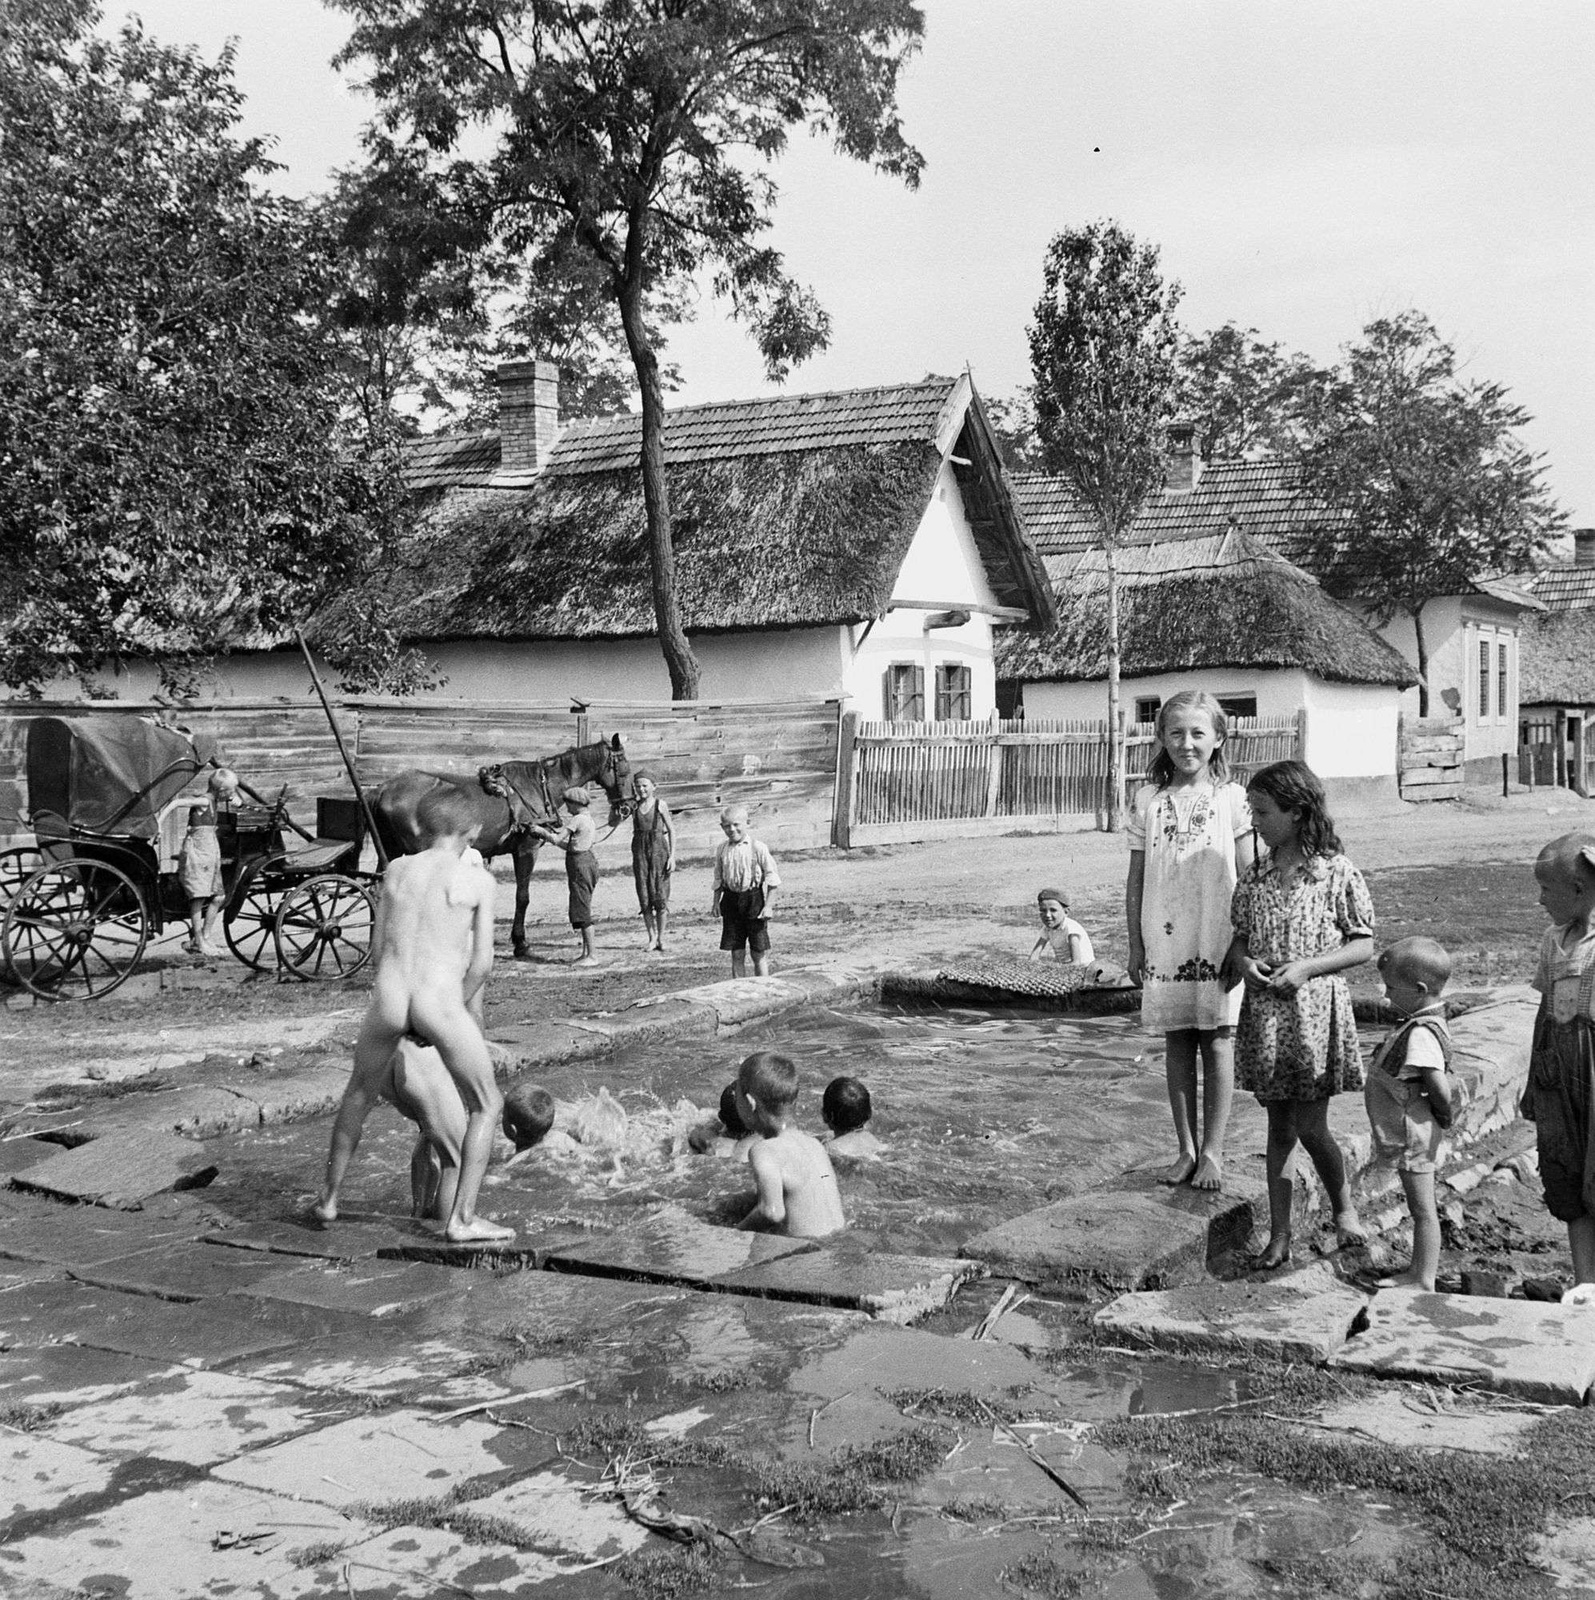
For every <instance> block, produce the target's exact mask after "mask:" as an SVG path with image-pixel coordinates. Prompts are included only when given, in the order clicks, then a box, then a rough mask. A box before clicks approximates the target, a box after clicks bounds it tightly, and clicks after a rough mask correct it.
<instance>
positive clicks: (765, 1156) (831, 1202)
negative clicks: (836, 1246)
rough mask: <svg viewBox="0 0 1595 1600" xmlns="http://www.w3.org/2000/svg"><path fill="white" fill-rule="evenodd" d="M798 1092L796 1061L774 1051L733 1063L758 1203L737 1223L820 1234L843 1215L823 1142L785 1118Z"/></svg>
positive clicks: (841, 1222) (841, 1223) (843, 1222)
mask: <svg viewBox="0 0 1595 1600" xmlns="http://www.w3.org/2000/svg"><path fill="white" fill-rule="evenodd" d="M797 1092H798V1075H797V1068H796V1066H794V1065H793V1063H792V1062H791V1061H790V1060H789V1059H788V1058H787V1057H786V1056H781V1055H776V1054H775V1053H774V1052H773V1051H770V1050H760V1051H759V1052H758V1053H757V1054H755V1055H751V1056H749V1057H748V1058H747V1060H746V1061H744V1062H743V1063H742V1065H741V1067H739V1068H738V1069H737V1111H738V1114H739V1115H740V1116H741V1118H742V1121H743V1122H744V1123H745V1124H746V1126H747V1127H748V1128H750V1129H751V1130H752V1131H753V1132H754V1133H755V1134H757V1135H758V1136H759V1137H758V1138H756V1139H754V1140H753V1142H752V1144H751V1145H750V1146H749V1149H748V1164H749V1165H750V1166H751V1167H752V1168H753V1177H754V1180H755V1182H757V1184H758V1186H759V1199H758V1204H757V1205H755V1206H754V1208H753V1209H752V1210H751V1211H750V1212H749V1213H748V1214H747V1216H745V1217H744V1218H743V1219H742V1221H741V1222H739V1223H738V1224H737V1226H738V1227H739V1228H766V1229H770V1230H771V1231H773V1232H776V1233H785V1234H790V1235H791V1236H792V1237H793V1238H795V1239H823V1238H824V1237H825V1236H826V1235H827V1234H831V1233H838V1232H840V1231H841V1230H842V1229H843V1228H845V1227H846V1226H847V1219H846V1218H845V1217H844V1216H843V1215H842V1196H841V1192H840V1191H839V1190H838V1188H837V1186H836V1172H835V1170H834V1169H833V1168H832V1166H831V1158H830V1157H829V1156H828V1155H826V1153H825V1146H824V1145H822V1144H821V1143H820V1141H819V1140H818V1139H816V1138H815V1137H814V1136H813V1135H812V1134H807V1133H804V1132H803V1131H802V1130H801V1129H799V1128H795V1127H793V1126H792V1125H791V1123H790V1121H789V1119H790V1117H791V1115H792V1104H793V1102H794V1101H795V1100H796V1099H797Z"/></svg>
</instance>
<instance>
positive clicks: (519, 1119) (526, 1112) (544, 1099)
mask: <svg viewBox="0 0 1595 1600" xmlns="http://www.w3.org/2000/svg"><path fill="white" fill-rule="evenodd" d="M553 1126H554V1097H553V1095H551V1094H550V1093H549V1092H548V1090H547V1089H515V1090H512V1091H511V1092H510V1093H509V1094H507V1095H505V1096H504V1133H505V1136H506V1137H507V1138H508V1139H509V1141H510V1143H511V1144H513V1145H514V1146H515V1148H516V1149H517V1150H530V1149H531V1148H532V1146H533V1145H534V1144H537V1143H538V1142H539V1141H540V1140H541V1139H542V1138H543V1136H544V1135H545V1134H546V1133H547V1132H548V1130H549V1129H550V1128H552V1127H553Z"/></svg>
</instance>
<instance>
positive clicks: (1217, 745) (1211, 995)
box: [1124, 689, 1254, 1189]
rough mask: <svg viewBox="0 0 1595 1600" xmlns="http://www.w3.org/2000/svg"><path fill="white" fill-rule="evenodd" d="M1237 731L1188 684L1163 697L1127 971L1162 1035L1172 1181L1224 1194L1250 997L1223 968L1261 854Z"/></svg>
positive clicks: (1132, 839) (1134, 879)
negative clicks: (1232, 758) (1236, 908)
mask: <svg viewBox="0 0 1595 1600" xmlns="http://www.w3.org/2000/svg"><path fill="white" fill-rule="evenodd" d="M1228 734H1229V723H1228V720H1227V719H1226V718H1225V715H1224V711H1223V708H1222V707H1221V706H1220V705H1219V703H1218V702H1217V701H1216V700H1215V699H1214V698H1213V697H1212V696H1211V695H1210V694H1207V693H1205V692H1203V691H1202V690H1200V689H1185V690H1182V691H1181V692H1180V693H1179V694H1176V695H1171V696H1170V697H1169V699H1167V700H1166V701H1164V703H1163V705H1162V707H1161V709H1160V710H1159V711H1158V715H1157V741H1158V752H1157V755H1156V757H1155V758H1154V759H1153V762H1152V768H1151V771H1150V772H1149V773H1148V774H1147V776H1148V779H1149V780H1150V781H1149V782H1147V783H1146V784H1144V785H1143V786H1142V787H1141V788H1140V789H1139V790H1138V791H1137V793H1136V796H1135V802H1134V807H1133V812H1132V816H1131V820H1130V824H1129V828H1128V834H1129V845H1130V873H1129V879H1128V881H1127V882H1126V884H1125V891H1124V905H1125V918H1126V920H1127V922H1128V923H1129V933H1130V966H1129V971H1130V978H1131V980H1132V981H1133V982H1135V983H1138V984H1140V985H1141V1020H1142V1021H1143V1023H1144V1024H1145V1025H1146V1026H1147V1027H1148V1028H1155V1029H1157V1030H1159V1031H1160V1032H1161V1033H1162V1034H1163V1037H1164V1062H1165V1067H1164V1070H1165V1073H1166V1076H1167V1079H1168V1093H1169V1109H1170V1111H1171V1112H1172V1113H1173V1115H1174V1135H1175V1138H1176V1139H1177V1141H1178V1143H1179V1154H1178V1155H1177V1156H1176V1157H1175V1159H1174V1163H1173V1165H1172V1166H1170V1167H1168V1168H1167V1169H1166V1170H1165V1171H1164V1173H1163V1182H1165V1183H1186V1182H1189V1183H1190V1184H1191V1185H1192V1186H1193V1187H1194V1188H1197V1189H1217V1188H1219V1187H1220V1186H1221V1185H1222V1183H1223V1181H1224V1178H1223V1172H1224V1136H1225V1133H1226V1132H1227V1130H1228V1127H1229V1114H1230V1103H1231V1101H1232V1100H1233V1099H1234V1095H1235V1064H1234V1054H1233V1051H1234V1042H1233V1035H1234V1030H1235V1023H1236V1019H1237V1018H1238V1017H1239V1015H1240V1005H1241V996H1240V990H1239V988H1238V987H1236V984H1235V980H1234V979H1233V977H1231V978H1230V979H1229V980H1228V981H1226V979H1225V977H1224V975H1223V974H1222V972H1221V970H1220V969H1221V967H1222V965H1223V962H1224V954H1225V951H1226V950H1228V948H1229V943H1230V933H1231V929H1230V919H1229V918H1230V897H1231V895H1232V894H1233V893H1234V891H1235V884H1236V882H1237V880H1238V877H1239V874H1240V873H1242V872H1245V871H1246V870H1247V868H1249V867H1250V866H1251V864H1252V857H1253V854H1254V847H1253V843H1252V818H1251V813H1250V811H1248V809H1247V805H1246V792H1245V790H1243V789H1242V788H1241V786H1240V785H1239V784H1238V783H1231V782H1230V781H1229V766H1228V763H1227V762H1226V761H1225V759H1224V741H1225V739H1226V738H1227V737H1228ZM1198 1054H1200V1055H1201V1058H1202V1120H1201V1124H1200V1126H1201V1130H1202V1132H1201V1140H1200V1142H1198V1139H1197V1132H1196V1130H1197V1127H1198V1123H1197V1105H1196V1059H1197V1056H1198Z"/></svg>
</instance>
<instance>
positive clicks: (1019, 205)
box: [105, 0, 1595, 524]
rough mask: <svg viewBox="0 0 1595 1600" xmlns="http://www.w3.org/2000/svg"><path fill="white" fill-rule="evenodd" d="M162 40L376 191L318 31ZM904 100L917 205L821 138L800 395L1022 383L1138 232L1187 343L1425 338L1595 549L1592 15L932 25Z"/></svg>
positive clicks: (724, 355)
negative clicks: (1032, 322)
mask: <svg viewBox="0 0 1595 1600" xmlns="http://www.w3.org/2000/svg"><path fill="white" fill-rule="evenodd" d="M105 4H106V11H107V16H108V20H110V21H113V22H114V21H115V20H117V19H119V18H120V17H121V16H123V15H125V14H126V13H129V12H136V13H138V14H139V15H140V16H142V17H143V18H144V21H145V23H146V25H147V27H148V28H149V30H150V31H151V32H152V33H154V34H155V35H157V36H158V37H160V38H163V39H166V40H170V41H172V42H179V43H195V44H198V45H200V46H201V47H202V48H203V49H204V50H205V52H206V53H207V54H213V53H214V52H215V51H216V50H218V49H219V48H220V47H221V46H222V44H223V43H224V41H225V40H226V39H227V38H229V37H232V38H234V39H236V41H237V75H238V79H239V82H240V84H241V85H242V87H243V89H244V91H245V93H246V94H247V95H248V97H249V104H250V115H249V123H248V127H249V131H251V132H263V133H270V134H272V135H274V136H275V137H276V139H277V141H278V142H277V148H276V154H277V157H278V159H279V160H280V161H282V162H283V163H284V164H285V166H286V168H287V171H286V173H285V175H284V177H283V180H282V182H283V186H284V187H285V188H287V189H288V190H290V191H292V192H299V193H304V192H309V191H311V190H313V189H316V188H317V187H319V186H320V185H321V184H322V182H323V181H324V179H325V176H326V174H327V172H328V171H329V170H330V169H331V168H332V167H335V166H338V165H342V164H346V163H348V162H350V161H352V160H353V159H354V158H355V156H356V153H357V136H358V131H359V128H360V125H361V123H362V122H363V120H364V119H365V118H366V117H367V115H369V111H370V104H369V102H368V101H366V100H365V99H364V98H363V97H361V96H360V95H359V94H358V93H357V92H355V90H354V87H353V85H351V84H346V83H344V82H342V81H341V80H340V79H339V77H338V75H337V74H335V73H334V72H333V71H332V70H331V68H330V66H329V65H328V62H329V58H330V57H331V56H332V55H333V54H334V52H335V51H336V50H337V48H338V46H339V45H340V43H341V42H342V40H343V38H344V37H345V34H346V31H347V24H346V20H345V18H344V17H342V16H341V15H339V14H337V13H334V12H331V11H329V10H327V9H325V8H324V7H323V6H322V5H321V4H320V3H319V0H137V3H128V0H105ZM924 11H925V14H926V18H927V31H926V39H925V47H924V50H923V52H922V54H921V55H920V56H919V57H918V58H917V60H916V61H915V62H914V64H913V65H912V67H911V68H910V70H909V72H908V75H907V78H906V81H905V83H904V85H903V92H902V107H903V113H904V120H905V124H906V127H907V131H908V134H909V137H910V138H911V139H913V140H914V142H915V143H916V144H917V145H918V146H919V147H920V149H921V150H923V151H924V153H925V155H926V158H927V163H928V165H927V170H926V174H925V180H924V182H923V184H922V185H921V187H920V189H919V190H918V192H917V193H912V194H911V193H908V192H907V191H906V190H904V189H902V188H901V186H899V185H895V184H893V183H892V182H891V181H889V180H887V179H884V178H879V177H875V176H873V175H871V174H870V173H868V172H867V171H865V170H862V169H859V168H856V167H853V166H851V165H850V164H849V163H847V162H845V161H844V160H843V159H842V158H840V157H838V156H835V155H834V154H832V153H831V152H830V151H829V149H828V148H827V147H825V146H823V145H819V144H816V143H814V142H813V141H810V140H809V139H807V138H806V137H800V138H799V140H798V141H797V142H796V143H795V144H794V146H793V148H792V150H791V151H790V152H789V153H788V154H787V156H786V157H785V158H784V159H783V161H782V162H781V165H780V168H779V178H780V182H781V186H782V193H783V199H782V203H781V207H780V211H779V214H778V219H777V225H776V235H777V238H776V242H777V243H778V245H779V246H780V247H781V248H782V249H784V250H785V252H786V254H787V257H788V260H789V262H790V264H791V265H792V267H793V268H794V269H795V270H796V272H797V273H798V275H799V276H800V277H802V278H803V279H805V280H806V281H808V282H809V283H810V284H812V286H813V287H814V288H815V289H816V290H817V291H818V293H819V295H820V298H821V299H822V301H823V302H824V304H825V305H826V307H827V308H828V309H829V311H830V312H831V315H832V319H833V330H834V331H833V340H832V346H831V348H830V350H829V351H827V352H826V353H824V354H822V355H821V356H819V357H817V358H816V359H814V360H813V361H811V362H809V363H808V365H807V366H805V367H803V368H801V369H799V371H798V373H797V374H796V375H795V376H794V378H793V380H792V382H791V385H790V387H792V388H794V389H799V390H802V389H831V388H842V387H847V386H851V385H855V384H867V383H883V382H893V381H898V380H907V379H915V378H919V377H921V376H923V375H924V374H925V373H927V372H953V371H956V370H958V369H960V368H962V367H963V366H964V365H965V364H967V365H969V366H970V367H971V368H972V369H973V372H974V375H975V380H976V383H977V385H978V386H979V387H980V389H981V391H982V392H983V393H986V394H995V395H1001V394H1006V393H1008V392H1010V391H1011V390H1012V389H1014V388H1015V387H1016V386H1017V385H1019V384H1021V383H1023V382H1025V381H1026V380H1027V377H1028V357H1027V353H1026V345H1025V327H1026V324H1027V323H1028V321H1029V318H1030V313H1031V308H1032V306H1033V305H1034V302H1035V299H1036V295H1037V293H1038V291H1039V288H1040V264H1041V256H1042V252H1043V250H1044V249H1045V246H1046V243H1047V240H1048V239H1049V238H1050V237H1051V235H1052V234H1053V233H1054V232H1056V231H1057V230H1058V229H1060V228H1062V227H1065V226H1068V225H1070V224H1074V223H1081V222H1087V221H1090V220H1092V219H1095V218H1100V217H1109V216H1111V217H1116V218H1117V219H1118V220H1119V221H1120V222H1122V223H1123V224H1124V225H1125V226H1126V227H1128V228H1129V229H1130V230H1131V231H1132V232H1134V233H1135V234H1136V235H1137V236H1138V237H1140V238H1143V239H1146V240H1150V241H1153V242H1155V243H1156V244H1158V246H1159V247H1160V248H1161V250H1162V257H1163V265H1164V269H1165V272H1166V274H1167V275H1168V276H1170V277H1172V278H1176V279H1178V280H1179V281H1180V282H1181V283H1182V284H1183V285H1184V287H1185V301H1184V304H1183V306H1182V312H1181V314H1182V317H1183V320H1184V321H1185V324H1186V326H1188V327H1190V328H1191V329H1193V330H1201V329H1206V328H1210V327H1214V326H1217V325H1219V324H1221V323H1223V322H1226V321H1230V320H1233V321H1236V322H1239V323H1240V324H1241V325H1242V326H1249V327H1255V328H1257V329H1258V330H1259V331H1260V332H1261V333H1262V334H1263V335H1264V336H1265V337H1266V338H1269V339H1275V340H1279V341H1281V342H1283V343H1285V344H1286V345H1288V346H1291V347H1294V348H1296V349H1300V350H1304V351H1306V352H1307V353H1308V354H1310V355H1312V356H1314V357H1315V358H1317V359H1319V360H1324V361H1327V360H1329V359H1331V358H1332V357H1333V356H1334V354H1335V352H1336V350H1337V349H1338V347H1339V346H1340V345H1341V344H1342V343H1344V342H1345V341H1347V340H1349V339H1352V338H1354V337H1355V336H1356V334H1357V332H1358V330H1359V329H1360V328H1361V327H1362V325H1363V324H1364V323H1365V322H1367V321H1369V320H1370V319H1371V318H1373V317H1376V316H1380V315H1386V314H1389V313H1392V312H1395V311H1399V310H1401V309H1403V308H1405V307H1408V306H1416V307H1418V308H1419V309H1421V310H1423V311H1424V312H1426V313H1427V314H1428V315H1429V316H1430V317H1431V318H1432V319H1433V321H1434V322H1435V323H1436V324H1437V325H1438V326H1439V328H1440V330H1441V332H1442V333H1443V334H1444V335H1445V336H1446V337H1447V338H1449V339H1450V340H1451V341H1452V343H1453V344H1455V345H1456V347H1457V349H1458V351H1459V352H1460V353H1461V355H1462V357H1463V359H1464V361H1465V363H1466V364H1467V369H1468V371H1469V372H1470V373H1472V374H1474V375H1476V376H1479V377H1482V378H1490V379H1493V380H1496V381H1499V382H1502V383H1504V384H1506V385H1507V386H1508V387H1509V388H1510V389H1511V390H1512V392H1513V394H1514V396H1515V397H1516V398H1517V399H1518V400H1519V401H1520V402H1522V403H1523V404H1524V405H1526V406H1527V407H1528V408H1529V410H1530V411H1531V412H1533V413H1534V416H1535V422H1534V424H1533V426H1532V428H1531V429H1530V431H1529V435H1528V438H1529V442H1530V443H1531V445H1532V446H1533V447H1534V448H1535V449H1537V450H1540V451H1543V452H1544V453H1545V455H1546V457H1547V459H1548V462H1549V465H1550V480H1551V484H1552V487H1553V489H1554V491H1555V493H1556V494H1557V496H1558V498H1559V499H1560V501H1561V503H1562V505H1563V507H1564V508H1565V509H1566V510H1567V511H1568V512H1569V514H1570V515H1571V516H1572V517H1573V519H1574V521H1575V522H1576V523H1580V524H1582V523H1595V453H1592V449H1591V444H1590V435H1591V425H1592V423H1595V406H1592V400H1595V337H1592V322H1595V318H1592V313H1591V306H1592V303H1595V265H1592V263H1595V248H1592V246H1595V202H1592V199H1591V197H1592V195H1595V185H1592V183H1591V178H1592V176H1595V170H1592V168H1595V162H1592V156H1595V86H1592V84H1591V81H1590V63H1591V61H1595V6H1592V5H1590V4H1588V3H1587V0H1401V3H1400V4H1397V5H1392V4H1389V3H1388V0H1368V3H1356V0H1345V3H1329V4H1320V5H1314V6H1307V5H1299V4H1298V5H1288V4H1281V3H1279V0H1112V3H1103V0H925V3H924ZM674 353H675V355H676V357H677V359H678V360H679V361H680V363H681V367H682V372H683V376H684V378H685V387H684V390H683V391H682V393H681V395H680V397H679V398H680V399H681V400H683V401H699V400H714V399H732V398H739V397H743V396H747V395H753V394H760V393H764V392H767V390H768V387H769V386H768V385H767V384H765V383H764V381H763V378H762V375H761V371H760V366H759V362H758V359H757V356H756V354H755V352H754V350H753V347H752V345H751V344H750V342H749V341H748V339H747V338H746V336H745V335H744V334H743V333H742V331H741V330H740V329H738V328H737V327H736V326H735V325H733V324H731V323H730V322H729V321H728V320H727V319H726V317H725V315H724V313H723V311H722V309H721V308H720V307H719V306H718V305H716V304H715V303H714V302H713V301H712V300H708V299H706V300H705V301H704V303H703V304H702V305H701V307H700V310H699V316H698V320H697V321H696V323H695V324H693V325H692V326H690V327H688V328H685V329H683V330H681V331H680V333H679V334H678V335H677V336H676V338H675V341H674Z"/></svg>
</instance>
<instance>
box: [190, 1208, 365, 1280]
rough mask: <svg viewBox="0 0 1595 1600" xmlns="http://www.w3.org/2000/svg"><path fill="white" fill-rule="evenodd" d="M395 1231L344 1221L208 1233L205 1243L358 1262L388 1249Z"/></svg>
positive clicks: (256, 1225)
mask: <svg viewBox="0 0 1595 1600" xmlns="http://www.w3.org/2000/svg"><path fill="white" fill-rule="evenodd" d="M396 1231H397V1230H396V1224H394V1223H392V1222H388V1221H383V1222H359V1221H353V1220H351V1219H349V1218H348V1217H343V1218H340V1219H339V1221H338V1222H337V1223H336V1224H335V1225H334V1226H333V1227H330V1228H326V1227H323V1226H321V1224H320V1223H309V1222H303V1221H285V1222H261V1223H254V1224H252V1225H250V1226H248V1227H243V1228H236V1229H235V1228H229V1229H228V1230H227V1231H226V1232H224V1233H207V1234H205V1235H204V1242H205V1243H206V1244H214V1245H225V1246H227V1247H229V1248H231V1249H235V1250H254V1251H259V1252H263V1253H268V1254H276V1255H284V1256H313V1257H315V1258H317V1259H319V1260H322V1261H360V1260H363V1259H367V1258H374V1257H375V1256H376V1253H377V1251H378V1250H380V1249H382V1248H383V1247H384V1246H387V1245H391V1244H392V1243H393V1241H394V1237H395V1233H396ZM279 1270H280V1268H279Z"/></svg>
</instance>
